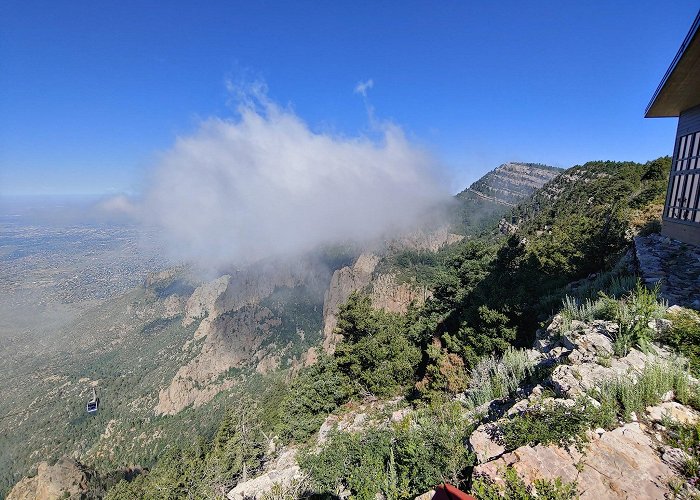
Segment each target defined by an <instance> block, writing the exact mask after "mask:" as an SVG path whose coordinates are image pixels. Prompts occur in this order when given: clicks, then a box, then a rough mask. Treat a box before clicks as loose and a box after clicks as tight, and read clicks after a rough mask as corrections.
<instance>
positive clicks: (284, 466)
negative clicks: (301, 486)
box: [226, 448, 304, 500]
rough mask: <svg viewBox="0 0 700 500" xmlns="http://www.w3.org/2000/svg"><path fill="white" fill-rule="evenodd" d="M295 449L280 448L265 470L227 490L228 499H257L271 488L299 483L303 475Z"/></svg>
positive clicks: (289, 486) (286, 487) (284, 488)
mask: <svg viewBox="0 0 700 500" xmlns="http://www.w3.org/2000/svg"><path fill="white" fill-rule="evenodd" d="M296 455H297V450H296V449H294V448H288V449H285V450H282V452H281V453H280V454H279V456H278V457H277V459H276V460H273V461H272V462H271V463H269V464H268V465H267V467H266V468H265V469H266V471H265V472H263V473H262V474H260V475H259V476H257V477H255V478H254V479H250V480H248V481H244V482H241V483H238V484H237V485H236V487H235V488H233V489H232V490H231V491H229V492H228V495H226V496H227V498H228V499H229V500H259V499H260V498H263V497H264V496H265V495H266V494H268V493H270V492H271V491H272V489H273V488H275V487H278V488H280V489H283V490H289V489H292V488H293V487H294V485H295V483H301V482H302V481H303V479H304V475H303V473H302V472H301V469H300V468H299V465H297V461H296Z"/></svg>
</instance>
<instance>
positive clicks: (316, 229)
mask: <svg viewBox="0 0 700 500" xmlns="http://www.w3.org/2000/svg"><path fill="white" fill-rule="evenodd" d="M369 87H371V80H369V81H368V82H365V84H364V87H363V88H362V89H361V91H363V92H364V91H366V89H367V88H369ZM248 97H249V98H248V99H243V100H241V101H240V102H241V103H242V104H241V105H240V107H239V109H238V117H237V118H236V119H231V120H225V119H220V118H210V119H207V120H205V121H203V122H202V123H201V124H200V125H199V128H198V130H197V131H196V132H195V133H193V134H192V135H189V136H186V137H180V138H179V139H178V140H177V141H176V143H175V145H174V146H173V147H172V149H171V150H169V151H168V152H167V153H165V154H164V155H163V157H162V159H161V161H160V163H159V165H158V167H157V169H156V170H155V172H154V175H153V178H152V183H151V185H150V187H149V188H148V190H147V191H146V193H145V196H144V198H143V204H142V206H141V211H142V214H143V218H144V220H145V222H147V223H149V224H153V225H155V226H157V227H159V228H160V229H161V233H162V234H163V236H164V238H165V240H166V243H167V245H166V246H167V247H168V248H170V249H172V250H173V252H174V255H173V257H177V258H181V259H186V260H191V261H195V262H197V263H199V264H200V265H203V266H206V267H213V266H225V265H229V264H234V263H243V262H249V261H251V260H257V259H259V258H265V257H271V256H277V255H282V254H284V255H290V254H292V255H293V254H296V253H300V252H303V251H306V250H309V249H312V248H314V247H316V246H318V245H319V244H324V243H332V242H337V241H348V240H368V239H373V238H377V237H380V236H381V235H384V234H386V233H387V232H392V231H396V230H400V229H401V228H406V227H408V226H410V225H411V223H412V222H414V221H415V219H416V218H417V217H419V216H420V215H421V214H422V213H423V212H424V211H425V210H426V209H427V208H428V207H430V206H432V205H433V204H435V203H436V202H437V201H438V200H441V199H443V197H445V196H446V193H447V190H446V188H445V187H444V186H443V185H442V183H441V182H438V180H437V179H438V178H439V176H436V170H435V168H436V161H435V160H434V159H433V158H432V157H431V156H430V155H429V154H428V153H427V152H426V151H424V150H423V149H421V148H419V147H417V146H415V145H414V144H411V143H410V142H409V141H408V140H407V138H406V137H405V135H404V133H403V131H402V130H401V129H400V128H399V127H398V126H396V125H393V124H390V123H384V124H382V125H380V126H379V127H378V129H377V130H376V131H375V132H376V135H377V137H376V138H371V137H368V136H364V135H360V136H356V137H340V136H334V135H328V134H321V133H316V132H314V131H312V130H311V129H310V128H309V126H308V125H307V124H306V123H305V122H304V121H303V120H302V119H301V118H299V117H298V116H297V115H296V114H294V113H293V112H292V111H291V110H289V109H285V108H281V107H279V106H277V105H276V104H274V103H272V102H270V101H269V99H268V98H267V97H266V96H264V95H253V96H248ZM120 208H126V207H120Z"/></svg>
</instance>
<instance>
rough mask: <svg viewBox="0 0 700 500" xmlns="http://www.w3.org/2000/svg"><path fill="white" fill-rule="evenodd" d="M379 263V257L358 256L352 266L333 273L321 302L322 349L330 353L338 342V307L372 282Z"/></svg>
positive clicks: (364, 254) (371, 255)
mask: <svg viewBox="0 0 700 500" xmlns="http://www.w3.org/2000/svg"><path fill="white" fill-rule="evenodd" d="M378 263H379V257H377V256H376V255H374V254H371V253H363V254H362V255H360V256H359V257H358V258H357V260H356V261H355V263H354V264H353V265H352V266H346V267H343V268H342V269H339V270H337V271H335V272H334V273H333V276H332V277H331V282H330V285H329V286H328V290H326V294H325V297H324V301H323V349H324V350H325V351H326V352H329V353H332V352H333V351H335V345H336V344H337V343H338V341H339V340H340V336H339V335H338V334H336V332H335V328H336V326H337V324H338V319H337V318H336V315H337V314H338V310H339V308H340V305H341V304H343V303H344V302H345V301H347V300H348V298H349V297H350V295H352V293H353V292H356V291H358V290H362V289H363V288H365V287H366V286H368V285H369V284H370V282H371V280H372V273H373V272H374V269H375V268H376V267H377V264H378Z"/></svg>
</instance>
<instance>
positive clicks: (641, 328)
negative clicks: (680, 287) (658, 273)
mask: <svg viewBox="0 0 700 500" xmlns="http://www.w3.org/2000/svg"><path fill="white" fill-rule="evenodd" d="M658 296H659V285H658V284H657V285H656V286H655V287H654V289H652V290H649V289H648V288H646V287H645V286H644V285H642V282H641V281H639V280H638V281H637V285H636V287H635V289H634V290H633V291H632V292H630V294H628V295H627V296H626V297H624V298H623V299H622V300H620V301H618V302H617V311H616V314H615V320H616V321H617V324H618V326H619V330H618V332H617V334H616V336H615V339H614V342H613V348H614V350H615V354H616V355H618V356H626V355H627V354H628V353H629V351H630V349H631V348H632V347H638V348H640V349H641V350H643V351H647V350H648V348H649V344H650V343H651V341H652V340H653V334H654V330H652V329H651V328H649V325H648V323H649V321H650V320H651V319H652V318H661V317H663V315H664V313H665V312H666V308H667V307H668V305H667V304H665V303H664V302H663V301H661V302H659V301H658Z"/></svg>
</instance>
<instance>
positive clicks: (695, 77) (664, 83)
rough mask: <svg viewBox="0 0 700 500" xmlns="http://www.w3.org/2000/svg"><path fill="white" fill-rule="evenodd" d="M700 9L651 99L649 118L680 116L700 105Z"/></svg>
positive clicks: (648, 107)
mask: <svg viewBox="0 0 700 500" xmlns="http://www.w3.org/2000/svg"><path fill="white" fill-rule="evenodd" d="M698 28H700V11H699V12H698V15H697V16H696V17H695V21H694V22H693V25H692V26H691V27H690V31H689V32H688V35H687V36H686V37H685V40H683V43H682V44H681V47H680V49H679V50H678V53H677V54H676V57H675V58H674V59H673V62H672V63H671V66H670V67H669V68H668V71H666V74H665V75H664V77H663V79H662V80H661V83H660V84H659V87H658V88H657V89H656V92H655V93H654V96H653V97H652V98H651V102H649V105H648V106H647V109H646V113H645V114H644V116H645V117H646V118H660V117H666V116H679V115H680V114H681V112H683V111H685V110H686V109H689V108H692V107H695V106H698V105H700V30H699V29H698Z"/></svg>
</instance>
